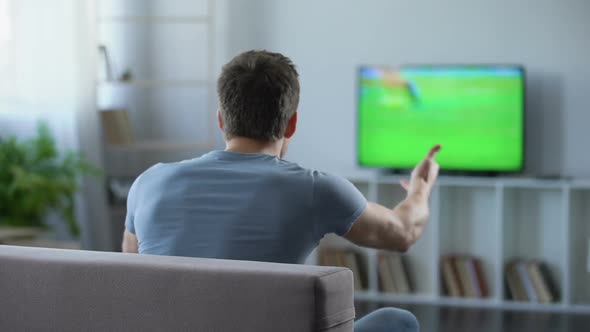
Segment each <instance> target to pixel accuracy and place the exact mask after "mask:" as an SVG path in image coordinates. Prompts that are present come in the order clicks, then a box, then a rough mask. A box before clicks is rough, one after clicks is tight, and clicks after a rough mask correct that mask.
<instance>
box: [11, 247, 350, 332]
mask: <svg viewBox="0 0 590 332" xmlns="http://www.w3.org/2000/svg"><path fill="white" fill-rule="evenodd" d="M0 294H1V298H0V331H256V332H261V331H293V332H295V331H296V332H305V331H329V332H344V331H347V332H350V331H352V330H353V319H354V306H353V278H352V273H351V272H350V270H347V269H343V268H331V267H330V268H328V267H317V266H305V265H289V264H271V263H260V262H243V261H229V260H214V259H197V258H185V257H164V256H150V255H133V254H120V253H105V252H91V251H76V250H59V249H41V248H25V247H12V246H0Z"/></svg>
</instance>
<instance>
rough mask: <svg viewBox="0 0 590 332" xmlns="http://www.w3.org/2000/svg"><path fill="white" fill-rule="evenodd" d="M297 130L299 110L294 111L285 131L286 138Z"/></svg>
mask: <svg viewBox="0 0 590 332" xmlns="http://www.w3.org/2000/svg"><path fill="white" fill-rule="evenodd" d="M296 130H297V112H295V113H293V115H292V116H291V118H290V119H289V123H288V124H287V130H286V131H285V138H291V137H292V136H293V135H294V134H295V131H296Z"/></svg>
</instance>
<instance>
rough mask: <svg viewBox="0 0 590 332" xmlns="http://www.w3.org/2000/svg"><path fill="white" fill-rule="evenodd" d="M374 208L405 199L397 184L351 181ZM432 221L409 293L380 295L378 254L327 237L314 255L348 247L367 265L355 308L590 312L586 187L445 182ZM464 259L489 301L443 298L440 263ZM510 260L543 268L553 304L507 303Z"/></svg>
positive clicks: (375, 178)
mask: <svg viewBox="0 0 590 332" xmlns="http://www.w3.org/2000/svg"><path fill="white" fill-rule="evenodd" d="M348 178H349V179H350V180H351V182H352V183H353V184H354V185H355V186H356V187H357V188H358V189H359V190H360V191H361V192H362V193H364V194H365V196H366V197H367V198H368V199H369V200H371V201H377V202H379V203H381V204H386V205H387V206H392V205H393V203H394V202H398V201H399V200H401V199H402V198H403V197H404V191H403V189H402V188H401V187H400V186H399V185H398V183H399V180H400V179H401V177H399V176H384V175H378V174H367V175H362V176H353V177H348ZM431 199H432V201H431V220H430V224H429V225H428V228H427V230H426V232H425V233H424V236H423V237H422V238H421V239H420V240H419V241H418V242H417V243H416V245H414V246H413V247H412V248H411V249H410V250H409V251H408V252H407V253H405V254H404V256H406V259H407V261H408V262H409V264H408V265H409V267H410V272H409V275H410V278H412V283H413V284H414V285H415V287H414V291H413V293H411V294H391V293H384V292H381V291H380V287H379V276H378V275H379V271H378V265H377V257H378V255H379V251H378V250H374V249H367V248H361V247H358V246H355V245H354V244H352V243H350V242H348V241H346V240H344V239H342V238H339V237H336V236H326V237H325V238H324V239H322V241H321V242H320V246H319V248H318V249H317V250H316V251H315V252H314V253H312V255H311V256H310V258H309V259H308V263H310V264H316V263H317V257H315V256H314V255H317V253H318V252H319V250H322V249H324V248H345V249H346V250H350V249H351V248H352V249H353V250H355V251H357V252H359V253H362V255H363V256H364V257H365V259H366V262H367V264H366V268H367V271H363V273H364V274H366V275H367V277H368V279H369V281H370V282H369V285H368V286H369V288H368V289H367V290H365V291H360V292H356V295H355V298H356V301H357V302H364V303H373V304H379V303H381V304H387V303H390V304H394V305H402V306H411V305H415V304H436V305H442V306H458V307H480V308H496V309H506V310H508V309H509V310H529V311H545V312H552V311H559V312H571V313H584V314H588V313H590V271H589V270H590V267H589V266H588V265H589V263H590V262H589V261H588V260H589V257H588V256H589V254H590V252H589V251H590V248H589V246H590V181H585V180H544V179H535V178H516V177H514V178H511V177H494V178H481V177H451V176H442V177H440V179H439V182H438V184H437V186H436V187H435V189H434V192H433V195H432V198H431ZM453 254H462V255H469V256H473V257H477V258H478V259H479V260H481V263H482V265H483V270H484V274H485V277H486V281H487V284H488V287H489V292H490V296H489V297H487V298H462V297H450V296H448V295H445V293H444V292H443V287H442V284H441V272H439V271H441V266H440V257H441V256H443V255H453ZM513 259H524V260H533V261H540V262H543V263H544V264H545V265H546V266H547V268H548V270H549V271H550V276H551V279H552V280H553V282H554V283H555V285H556V288H557V291H558V293H559V300H558V301H556V302H553V303H532V302H516V301H513V300H512V299H511V298H510V297H508V296H507V292H506V287H507V286H506V282H505V266H506V264H507V263H508V262H510V261H511V260H513Z"/></svg>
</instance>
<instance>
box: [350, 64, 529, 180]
mask: <svg viewBox="0 0 590 332" xmlns="http://www.w3.org/2000/svg"><path fill="white" fill-rule="evenodd" d="M408 67H411V68H414V67H422V68H445V67H447V68H477V67H487V68H494V67H511V68H515V69H518V70H519V71H520V72H521V73H522V160H521V163H520V167H519V168H518V169H514V170H497V169H496V170H495V169H488V170H486V169H477V170H476V169H463V168H443V167H441V169H440V171H441V173H451V174H454V173H460V174H468V175H478V174H485V175H496V174H506V175H509V174H521V173H523V172H524V171H525V169H526V165H527V158H526V157H527V152H526V142H527V140H526V137H527V125H526V122H527V113H528V111H527V80H526V78H527V73H526V69H525V67H524V65H522V64H513V63H487V64H486V63H483V64H477V63H473V64H452V63H451V64H415V63H409V64H403V65H400V66H391V65H359V66H357V70H356V110H355V112H356V123H355V126H356V137H355V148H356V164H357V165H358V166H360V167H362V168H368V169H382V170H392V171H409V170H412V169H413V168H407V167H395V166H392V165H370V164H363V163H362V162H361V158H360V149H359V145H360V144H359V137H360V135H359V132H360V125H359V122H360V121H359V119H360V101H361V98H360V91H361V72H362V70H363V69H365V68H382V69H387V70H396V69H402V68H408ZM443 149H444V146H443ZM426 152H427V151H424V153H425V154H426Z"/></svg>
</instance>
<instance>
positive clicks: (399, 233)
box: [344, 145, 440, 252]
mask: <svg viewBox="0 0 590 332" xmlns="http://www.w3.org/2000/svg"><path fill="white" fill-rule="evenodd" d="M439 150H440V146H438V145H437V146H435V147H434V148H432V149H431V150H430V152H429V153H428V155H427V156H426V158H425V159H424V160H423V161H422V162H421V163H420V164H419V165H418V166H416V168H415V169H414V171H413V172H412V176H411V179H410V181H402V183H401V184H402V186H403V187H404V188H405V189H406V190H407V193H408V195H407V197H406V199H404V200H403V201H402V202H401V203H399V204H398V205H397V206H395V207H394V208H393V209H390V208H387V207H384V206H382V205H380V204H377V203H372V202H369V203H368V205H367V208H366V209H365V211H364V212H363V214H361V216H360V217H359V219H358V220H357V221H356V222H355V223H354V224H353V226H352V227H351V228H350V230H349V231H348V233H346V234H345V235H344V237H345V238H346V239H348V240H349V241H351V242H353V243H355V244H358V245H361V246H365V247H370V248H376V249H385V250H393V251H400V252H405V251H407V250H408V249H409V248H410V247H411V246H412V245H413V244H414V243H416V241H418V239H419V238H420V236H421V235H422V232H423V231H424V228H425V227H426V224H427V223H428V218H429V206H428V200H429V198H430V193H431V192H432V188H433V186H434V183H435V182H436V178H437V176H438V170H439V166H438V164H437V163H436V162H435V161H434V157H435V156H436V154H437V153H438V151H439Z"/></svg>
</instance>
